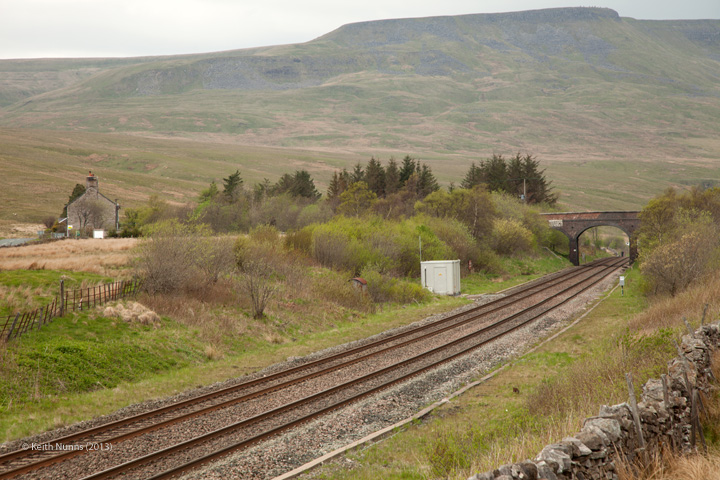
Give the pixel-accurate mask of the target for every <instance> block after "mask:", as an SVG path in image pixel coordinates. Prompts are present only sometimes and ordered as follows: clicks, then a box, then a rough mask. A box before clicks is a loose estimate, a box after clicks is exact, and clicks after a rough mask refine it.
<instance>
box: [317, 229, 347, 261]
mask: <svg viewBox="0 0 720 480" xmlns="http://www.w3.org/2000/svg"><path fill="white" fill-rule="evenodd" d="M347 244H348V239H347V236H346V235H344V234H343V233H342V232H335V231H331V230H322V231H316V232H315V233H314V235H313V243H312V251H313V257H315V259H316V260H317V261H318V262H320V264H321V265H323V266H325V267H334V268H345V267H346V266H347V264H348V263H349V253H348V249H347Z"/></svg>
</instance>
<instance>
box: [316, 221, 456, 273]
mask: <svg viewBox="0 0 720 480" xmlns="http://www.w3.org/2000/svg"><path fill="white" fill-rule="evenodd" d="M421 244H422V259H423V260H442V259H447V258H450V257H452V256H454V252H453V249H452V248H451V247H449V246H448V245H447V244H446V243H444V242H443V241H442V240H440V239H439V238H438V237H437V235H435V233H434V232H433V231H432V230H431V229H430V228H428V227H427V226H426V225H424V224H423V223H422V222H421V220H418V219H416V218H411V219H407V220H403V221H400V222H395V221H388V220H383V219H381V218H379V217H363V218H357V217H342V216H340V217H335V218H334V219H333V220H332V221H330V222H328V223H325V224H322V225H317V226H315V228H314V229H313V230H312V248H311V252H312V256H313V258H315V260H317V261H318V262H320V264H321V265H323V266H327V267H333V268H339V269H343V270H348V271H350V272H352V273H353V274H354V275H357V274H359V273H360V271H361V270H362V269H363V268H364V267H365V266H367V265H373V266H375V268H377V269H378V271H380V272H382V273H388V274H392V275H395V276H409V275H414V276H418V275H419V274H420V247H421Z"/></svg>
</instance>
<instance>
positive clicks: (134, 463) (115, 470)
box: [83, 260, 625, 480]
mask: <svg viewBox="0 0 720 480" xmlns="http://www.w3.org/2000/svg"><path fill="white" fill-rule="evenodd" d="M623 263H625V260H621V261H619V262H617V263H616V264H613V265H609V266H606V267H604V268H603V272H599V273H596V274H594V275H593V276H591V277H590V278H587V279H583V280H581V281H580V282H578V283H577V284H576V285H574V286H572V287H568V288H566V289H564V290H563V291H562V292H560V293H558V294H555V295H554V296H553V297H549V298H546V299H544V300H542V301H541V302H538V303H537V304H536V305H534V306H532V307H529V308H527V309H524V310H522V311H520V312H517V313H515V314H513V315H511V316H509V317H506V318H505V319H503V320H501V321H498V322H496V323H494V324H492V325H490V326H487V327H483V328H482V329H480V330H478V331H476V332H474V333H471V334H469V335H467V336H465V337H461V338H459V339H457V340H454V341H452V342H450V343H447V344H445V345H442V346H440V347H436V348H434V349H432V350H429V351H427V352H424V353H422V354H420V355H418V356H415V357H412V358H409V359H407V360H404V361H402V362H399V363H397V364H394V365H391V366H388V367H385V368H383V369H380V370H377V371H375V372H372V373H370V374H367V375H365V376H362V377H358V378H356V379H353V380H350V381H348V382H345V383H343V384H340V385H336V386H334V387H331V388H329V389H327V390H324V391H322V392H318V393H315V394H313V395H310V396H308V397H305V398H303V399H300V400H297V401H295V402H292V403H290V404H287V405H284V406H281V407H277V408H275V409H272V410H269V411H267V412H263V413H261V414H258V415H256V416H254V417H251V418H248V419H245V420H242V421H240V422H236V423H234V424H231V425H228V426H225V427H222V428H220V429H217V430H215V431H213V432H210V433H207V434H204V435H201V436H199V437H196V438H193V439H190V440H187V441H184V442H181V443H179V444H176V445H173V446H171V447H167V448H165V449H162V450H159V451H156V452H153V453H150V454H148V455H145V456H143V457H140V458H138V459H135V460H131V461H128V462H125V463H123V464H121V465H117V466H115V467H111V468H109V469H106V470H104V471H102V472H98V473H96V474H93V475H90V476H87V477H84V478H83V480H100V479H104V478H109V477H112V476H114V475H116V474H119V473H122V472H126V471H128V470H132V469H134V468H137V467H139V466H142V465H145V464H147V463H150V462H152V461H153V460H156V459H159V458H162V457H165V456H167V455H170V454H172V453H175V452H178V451H181V450H184V449H186V448H191V447H193V446H195V445H198V444H200V443H203V442H207V441H209V440H212V439H215V438H218V437H220V436H223V435H225V434H227V433H229V432H231V431H233V430H237V429H240V428H243V427H247V426H250V425H252V424H254V423H257V422H259V421H261V420H264V419H267V418H270V417H273V416H277V415H279V414H282V413H284V412H287V411H289V410H292V409H295V408H298V407H300V406H303V405H307V404H308V403H311V402H312V401H315V400H318V399H320V398H322V397H326V396H329V395H332V394H333V393H337V392H340V391H342V390H346V389H348V388H350V387H352V386H355V385H357V384H359V383H362V382H366V381H368V380H370V379H373V378H376V377H378V376H381V375H384V374H386V373H389V372H392V371H393V370H396V369H399V368H402V367H404V366H407V365H410V364H411V363H413V362H417V361H419V360H421V359H424V358H427V357H429V356H431V355H434V354H437V353H440V352H442V351H443V350H446V349H449V348H451V347H453V346H457V345H459V344H461V343H462V342H465V341H468V339H471V338H474V337H477V336H479V335H481V334H483V333H487V332H488V331H491V330H493V329H497V328H498V327H499V326H502V325H505V324H507V323H509V322H510V321H511V320H514V319H516V318H518V317H520V316H522V315H524V314H526V313H528V312H529V311H530V310H535V309H537V308H538V307H539V306H541V305H544V304H545V303H548V302H549V301H550V300H552V299H554V298H556V297H557V295H559V294H561V293H566V292H568V291H570V290H572V289H574V288H577V287H578V286H579V285H581V284H583V283H585V282H587V281H590V280H592V277H594V276H599V274H600V273H602V274H603V275H602V276H600V277H599V278H598V279H596V280H592V281H591V283H590V284H589V285H586V286H584V287H582V288H581V289H580V290H579V291H578V292H576V293H574V294H572V295H570V296H568V297H567V298H565V299H563V300H561V301H559V302H558V303H557V304H555V305H553V306H551V307H550V308H548V309H546V310H543V311H542V312H540V313H538V314H536V315H533V316H531V317H530V318H528V319H526V320H523V321H522V322H520V323H518V324H517V325H514V326H512V327H511V328H509V329H506V330H503V331H501V332H499V333H496V334H494V335H493V336H492V337H491V338H489V339H486V340H483V341H481V342H480V343H477V344H473V345H471V346H470V347H467V348H464V349H463V350H461V351H460V352H457V353H455V354H452V355H450V356H447V357H445V358H443V359H441V360H439V361H436V362H434V363H432V364H431V365H427V366H425V367H421V368H419V369H417V370H414V371H413V372H411V373H408V374H405V375H402V376H401V377H399V378H397V379H394V380H391V381H389V382H386V383H383V384H382V385H380V386H376V387H373V388H371V389H369V390H367V391H365V392H362V393H360V394H358V395H356V396H353V397H351V398H348V399H345V400H341V401H339V402H336V403H334V404H332V405H330V406H327V407H324V408H322V409H320V410H319V411H317V412H314V413H312V414H309V415H306V416H304V417H301V418H299V419H295V420H292V421H291V422H289V423H286V424H283V425H281V426H279V427H275V428H272V429H271V430H268V431H267V432H264V433H262V434H260V435H257V436H255V437H252V438H250V439H246V440H243V441H241V442H238V443H236V444H233V445H231V446H229V447H226V448H223V449H221V450H218V451H215V452H212V453H210V454H208V455H204V456H202V457H200V458H197V459H194V460H191V461H189V462H186V463H185V464H183V465H180V466H178V467H175V468H173V469H171V470H167V471H165V472H162V473H160V474H157V475H155V476H152V477H150V479H151V480H156V479H161V478H169V477H171V476H174V475H176V474H178V473H180V472H182V471H185V470H188V469H191V468H194V467H195V466H198V465H200V464H203V463H207V462H208V461H210V460H212V459H215V458H218V457H221V456H224V455H225V454H227V453H229V452H231V451H234V450H238V449H241V448H244V447H247V446H249V445H251V444H253V443H257V442H258V441H261V440H263V439H265V438H267V437H269V436H273V435H275V434H276V433H279V432H281V431H283V430H287V429H289V428H292V427H294V426H296V425H299V424H301V423H304V422H306V421H308V420H311V419H313V418H315V417H317V416H319V415H322V414H324V413H327V412H329V411H332V410H335V409H337V408H339V407H341V406H344V405H347V404H349V403H352V402H355V401H357V400H358V399H359V398H363V397H365V396H367V395H371V394H373V393H375V392H377V391H380V390H383V389H385V388H387V387H389V386H391V385H394V384H396V383H399V382H402V381H404V380H407V379H408V378H410V377H413V376H415V375H417V374H419V373H422V372H424V371H427V370H430V369H432V368H435V367H437V366H439V365H441V364H443V363H446V362H448V361H450V360H453V359H455V358H457V357H459V356H461V355H464V354H466V353H468V352H469V351H471V350H474V349H476V348H478V347H479V346H482V345H485V344H487V343H489V342H491V341H493V340H495V339H497V338H499V337H501V336H503V335H506V334H508V333H510V332H512V331H514V330H517V329H519V328H521V327H523V326H525V325H527V324H528V323H530V322H531V321H533V320H535V319H537V318H539V317H541V316H543V315H546V314H547V313H548V312H550V311H552V310H554V309H556V308H558V307H559V306H561V305H563V304H565V303H567V302H568V301H570V300H572V299H573V298H575V297H576V296H578V295H579V294H581V293H583V292H584V291H586V290H587V289H589V288H591V287H592V286H594V285H595V284H597V283H598V282H600V281H601V280H603V279H604V278H605V277H606V276H607V275H606V274H604V271H605V270H615V269H617V268H620V266H621V265H622V264H623Z"/></svg>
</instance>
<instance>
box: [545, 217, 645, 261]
mask: <svg viewBox="0 0 720 480" xmlns="http://www.w3.org/2000/svg"><path fill="white" fill-rule="evenodd" d="M639 214H640V212H565V213H544V214H542V216H543V217H545V218H546V219H547V221H548V223H549V226H550V228H553V229H555V230H558V231H560V232H562V233H564V234H565V236H566V237H567V238H568V240H569V248H568V250H569V259H570V262H572V264H573V265H580V260H581V250H580V242H579V240H580V236H581V235H582V234H583V233H584V232H585V231H587V230H590V229H592V228H597V227H615V228H617V229H620V230H621V231H622V232H624V233H625V234H626V235H627V237H628V240H627V242H626V243H629V244H630V245H629V246H628V250H627V256H628V257H629V258H630V261H631V262H632V261H634V260H635V258H636V257H637V244H636V242H635V230H636V229H637V228H638V226H639V223H640V220H639V217H638V215H639Z"/></svg>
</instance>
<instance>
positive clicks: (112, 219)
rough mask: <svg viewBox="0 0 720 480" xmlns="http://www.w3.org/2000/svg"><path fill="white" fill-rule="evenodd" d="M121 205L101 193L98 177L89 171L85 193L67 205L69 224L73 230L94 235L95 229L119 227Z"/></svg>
mask: <svg viewBox="0 0 720 480" xmlns="http://www.w3.org/2000/svg"><path fill="white" fill-rule="evenodd" d="M119 211H120V205H119V204H118V203H117V201H113V200H110V199H109V198H107V197H106V196H105V195H103V194H102V193H100V191H99V189H98V177H97V176H96V175H95V174H94V173H92V172H88V175H87V177H86V179H85V193H84V194H82V195H81V196H80V197H78V198H76V199H75V200H73V201H72V202H71V203H69V204H68V206H67V224H68V225H72V228H73V230H75V231H78V232H82V233H85V234H89V235H92V230H94V229H103V230H109V229H116V230H117V229H118V227H119Z"/></svg>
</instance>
